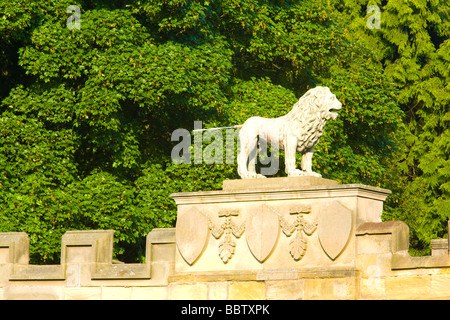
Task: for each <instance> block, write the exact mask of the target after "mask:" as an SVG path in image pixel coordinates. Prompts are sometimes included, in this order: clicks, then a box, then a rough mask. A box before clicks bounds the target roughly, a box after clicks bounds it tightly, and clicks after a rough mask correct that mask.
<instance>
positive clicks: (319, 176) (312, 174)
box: [306, 171, 322, 178]
mask: <svg viewBox="0 0 450 320" xmlns="http://www.w3.org/2000/svg"><path fill="white" fill-rule="evenodd" d="M306 175H308V176H310V177H317V178H322V175H321V174H320V173H317V172H314V171H311V172H307V173H306Z"/></svg>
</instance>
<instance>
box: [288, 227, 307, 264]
mask: <svg viewBox="0 0 450 320" xmlns="http://www.w3.org/2000/svg"><path fill="white" fill-rule="evenodd" d="M306 246H307V242H306V240H305V239H303V237H302V236H301V233H300V232H297V233H296V235H295V237H294V238H293V239H292V240H291V241H290V242H289V253H290V254H291V256H292V258H294V260H296V261H298V260H300V259H301V258H302V257H303V255H304V254H305V252H306Z"/></svg>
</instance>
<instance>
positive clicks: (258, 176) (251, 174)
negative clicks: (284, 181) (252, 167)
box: [241, 172, 266, 179]
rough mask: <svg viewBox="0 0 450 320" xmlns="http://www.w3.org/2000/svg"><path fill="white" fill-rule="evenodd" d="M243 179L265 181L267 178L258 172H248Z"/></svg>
mask: <svg viewBox="0 0 450 320" xmlns="http://www.w3.org/2000/svg"><path fill="white" fill-rule="evenodd" d="M241 178H242V179H263V178H266V176H263V175H262V174H259V173H256V172H247V173H246V174H244V175H243V176H241Z"/></svg>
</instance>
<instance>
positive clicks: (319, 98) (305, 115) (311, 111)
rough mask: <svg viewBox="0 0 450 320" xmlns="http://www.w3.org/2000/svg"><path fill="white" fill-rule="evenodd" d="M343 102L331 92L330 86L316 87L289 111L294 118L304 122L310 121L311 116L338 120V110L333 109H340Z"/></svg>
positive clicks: (289, 114)
mask: <svg viewBox="0 0 450 320" xmlns="http://www.w3.org/2000/svg"><path fill="white" fill-rule="evenodd" d="M341 108H342V103H340V102H339V100H338V99H337V98H336V95H335V94H333V93H331V91H330V89H329V88H328V87H315V88H313V89H310V90H308V91H307V92H306V93H305V94H304V95H303V96H302V97H301V98H300V99H299V100H298V102H297V103H296V104H295V105H294V107H293V108H292V110H291V111H290V112H289V113H288V116H289V117H290V118H292V120H297V121H301V122H303V120H306V121H309V120H311V117H314V118H317V116H316V115H317V113H319V114H320V115H319V118H320V119H323V120H329V119H333V120H336V118H337V116H338V114H337V112H332V110H333V111H334V110H336V111H337V110H340V109H341Z"/></svg>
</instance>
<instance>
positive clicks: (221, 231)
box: [209, 210, 245, 263]
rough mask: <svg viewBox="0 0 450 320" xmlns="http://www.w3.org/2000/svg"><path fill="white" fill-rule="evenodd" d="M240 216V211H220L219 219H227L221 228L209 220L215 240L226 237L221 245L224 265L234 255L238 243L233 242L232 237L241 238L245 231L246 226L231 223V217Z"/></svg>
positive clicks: (220, 254) (220, 252)
mask: <svg viewBox="0 0 450 320" xmlns="http://www.w3.org/2000/svg"><path fill="white" fill-rule="evenodd" d="M238 215H239V210H224V211H220V212H219V218H225V222H224V223H222V224H221V225H220V226H219V227H216V226H214V224H213V223H212V222H211V220H209V229H210V230H211V234H212V235H213V236H214V238H216V239H220V238H221V237H222V235H224V238H223V240H222V242H221V243H220V244H219V256H220V258H221V259H222V261H223V262H224V263H227V262H228V260H230V259H231V257H232V256H233V254H234V250H235V247H236V243H235V242H234V241H233V237H232V236H234V237H236V238H240V237H241V235H242V234H243V233H244V231H245V224H242V225H241V226H237V225H235V224H234V223H233V222H232V221H231V217H233V216H238Z"/></svg>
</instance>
